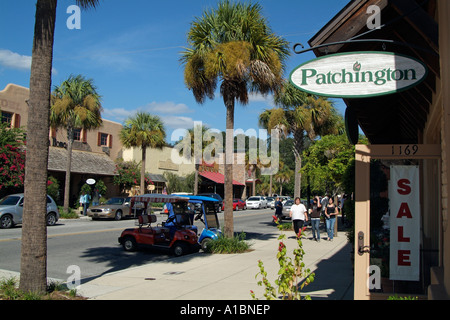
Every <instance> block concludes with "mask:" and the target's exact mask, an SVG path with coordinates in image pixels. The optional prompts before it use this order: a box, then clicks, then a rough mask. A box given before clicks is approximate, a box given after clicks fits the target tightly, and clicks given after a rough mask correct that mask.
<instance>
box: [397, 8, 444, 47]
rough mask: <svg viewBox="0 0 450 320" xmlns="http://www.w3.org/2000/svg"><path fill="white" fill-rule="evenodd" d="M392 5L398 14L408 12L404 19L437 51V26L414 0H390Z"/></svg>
mask: <svg viewBox="0 0 450 320" xmlns="http://www.w3.org/2000/svg"><path fill="white" fill-rule="evenodd" d="M391 3H392V6H393V7H394V9H395V10H397V11H398V13H400V14H402V15H403V14H408V15H407V16H406V17H405V20H406V21H408V23H409V24H410V25H411V26H412V27H413V28H414V29H415V30H416V31H417V32H418V33H419V34H420V35H421V36H422V37H423V38H424V39H425V40H426V41H427V43H428V44H429V45H430V46H431V48H432V49H433V50H434V51H435V52H436V53H439V26H438V24H437V23H436V21H435V20H434V19H433V18H432V17H430V16H429V15H428V13H427V12H426V11H424V10H423V9H422V8H421V7H420V6H419V5H418V4H417V2H416V1H411V0H391Z"/></svg>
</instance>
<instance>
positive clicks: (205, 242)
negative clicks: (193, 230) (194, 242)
mask: <svg viewBox="0 0 450 320" xmlns="http://www.w3.org/2000/svg"><path fill="white" fill-rule="evenodd" d="M210 242H211V238H205V239H203V240H202V243H201V246H202V250H203V251H204V252H207V251H208V244H209V243H210Z"/></svg>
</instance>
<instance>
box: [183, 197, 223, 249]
mask: <svg viewBox="0 0 450 320" xmlns="http://www.w3.org/2000/svg"><path fill="white" fill-rule="evenodd" d="M181 197H186V198H188V199H189V203H191V204H194V206H195V213H196V214H195V218H194V220H200V221H201V222H203V224H204V225H205V227H204V228H203V230H202V232H201V234H200V236H199V239H198V241H199V243H200V245H201V248H202V250H203V251H205V250H206V247H207V244H208V242H209V241H211V240H214V239H217V237H218V236H219V235H220V234H221V231H220V227H219V219H218V218H217V210H216V208H217V203H218V202H219V201H218V200H217V199H214V198H211V197H206V196H191V195H186V196H185V195H182V196H181Z"/></svg>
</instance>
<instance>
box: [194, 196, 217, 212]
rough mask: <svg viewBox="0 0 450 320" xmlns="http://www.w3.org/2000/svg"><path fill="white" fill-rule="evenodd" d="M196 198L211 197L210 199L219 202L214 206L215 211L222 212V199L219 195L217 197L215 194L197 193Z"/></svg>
mask: <svg viewBox="0 0 450 320" xmlns="http://www.w3.org/2000/svg"><path fill="white" fill-rule="evenodd" d="M197 195H198V196H203V197H211V198H214V199H217V201H219V202H218V203H217V204H216V206H217V207H216V209H217V212H220V211H222V207H223V199H222V197H221V196H220V195H218V194H217V193H199V194H197Z"/></svg>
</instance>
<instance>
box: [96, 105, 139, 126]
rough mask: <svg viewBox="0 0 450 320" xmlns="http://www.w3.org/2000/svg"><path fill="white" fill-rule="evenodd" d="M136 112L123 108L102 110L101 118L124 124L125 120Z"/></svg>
mask: <svg viewBox="0 0 450 320" xmlns="http://www.w3.org/2000/svg"><path fill="white" fill-rule="evenodd" d="M135 113H136V111H130V110H125V109H124V108H115V109H103V114H102V117H103V118H105V119H108V120H113V121H118V122H121V123H122V122H124V121H125V119H127V118H128V117H130V116H131V115H133V114H135Z"/></svg>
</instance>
